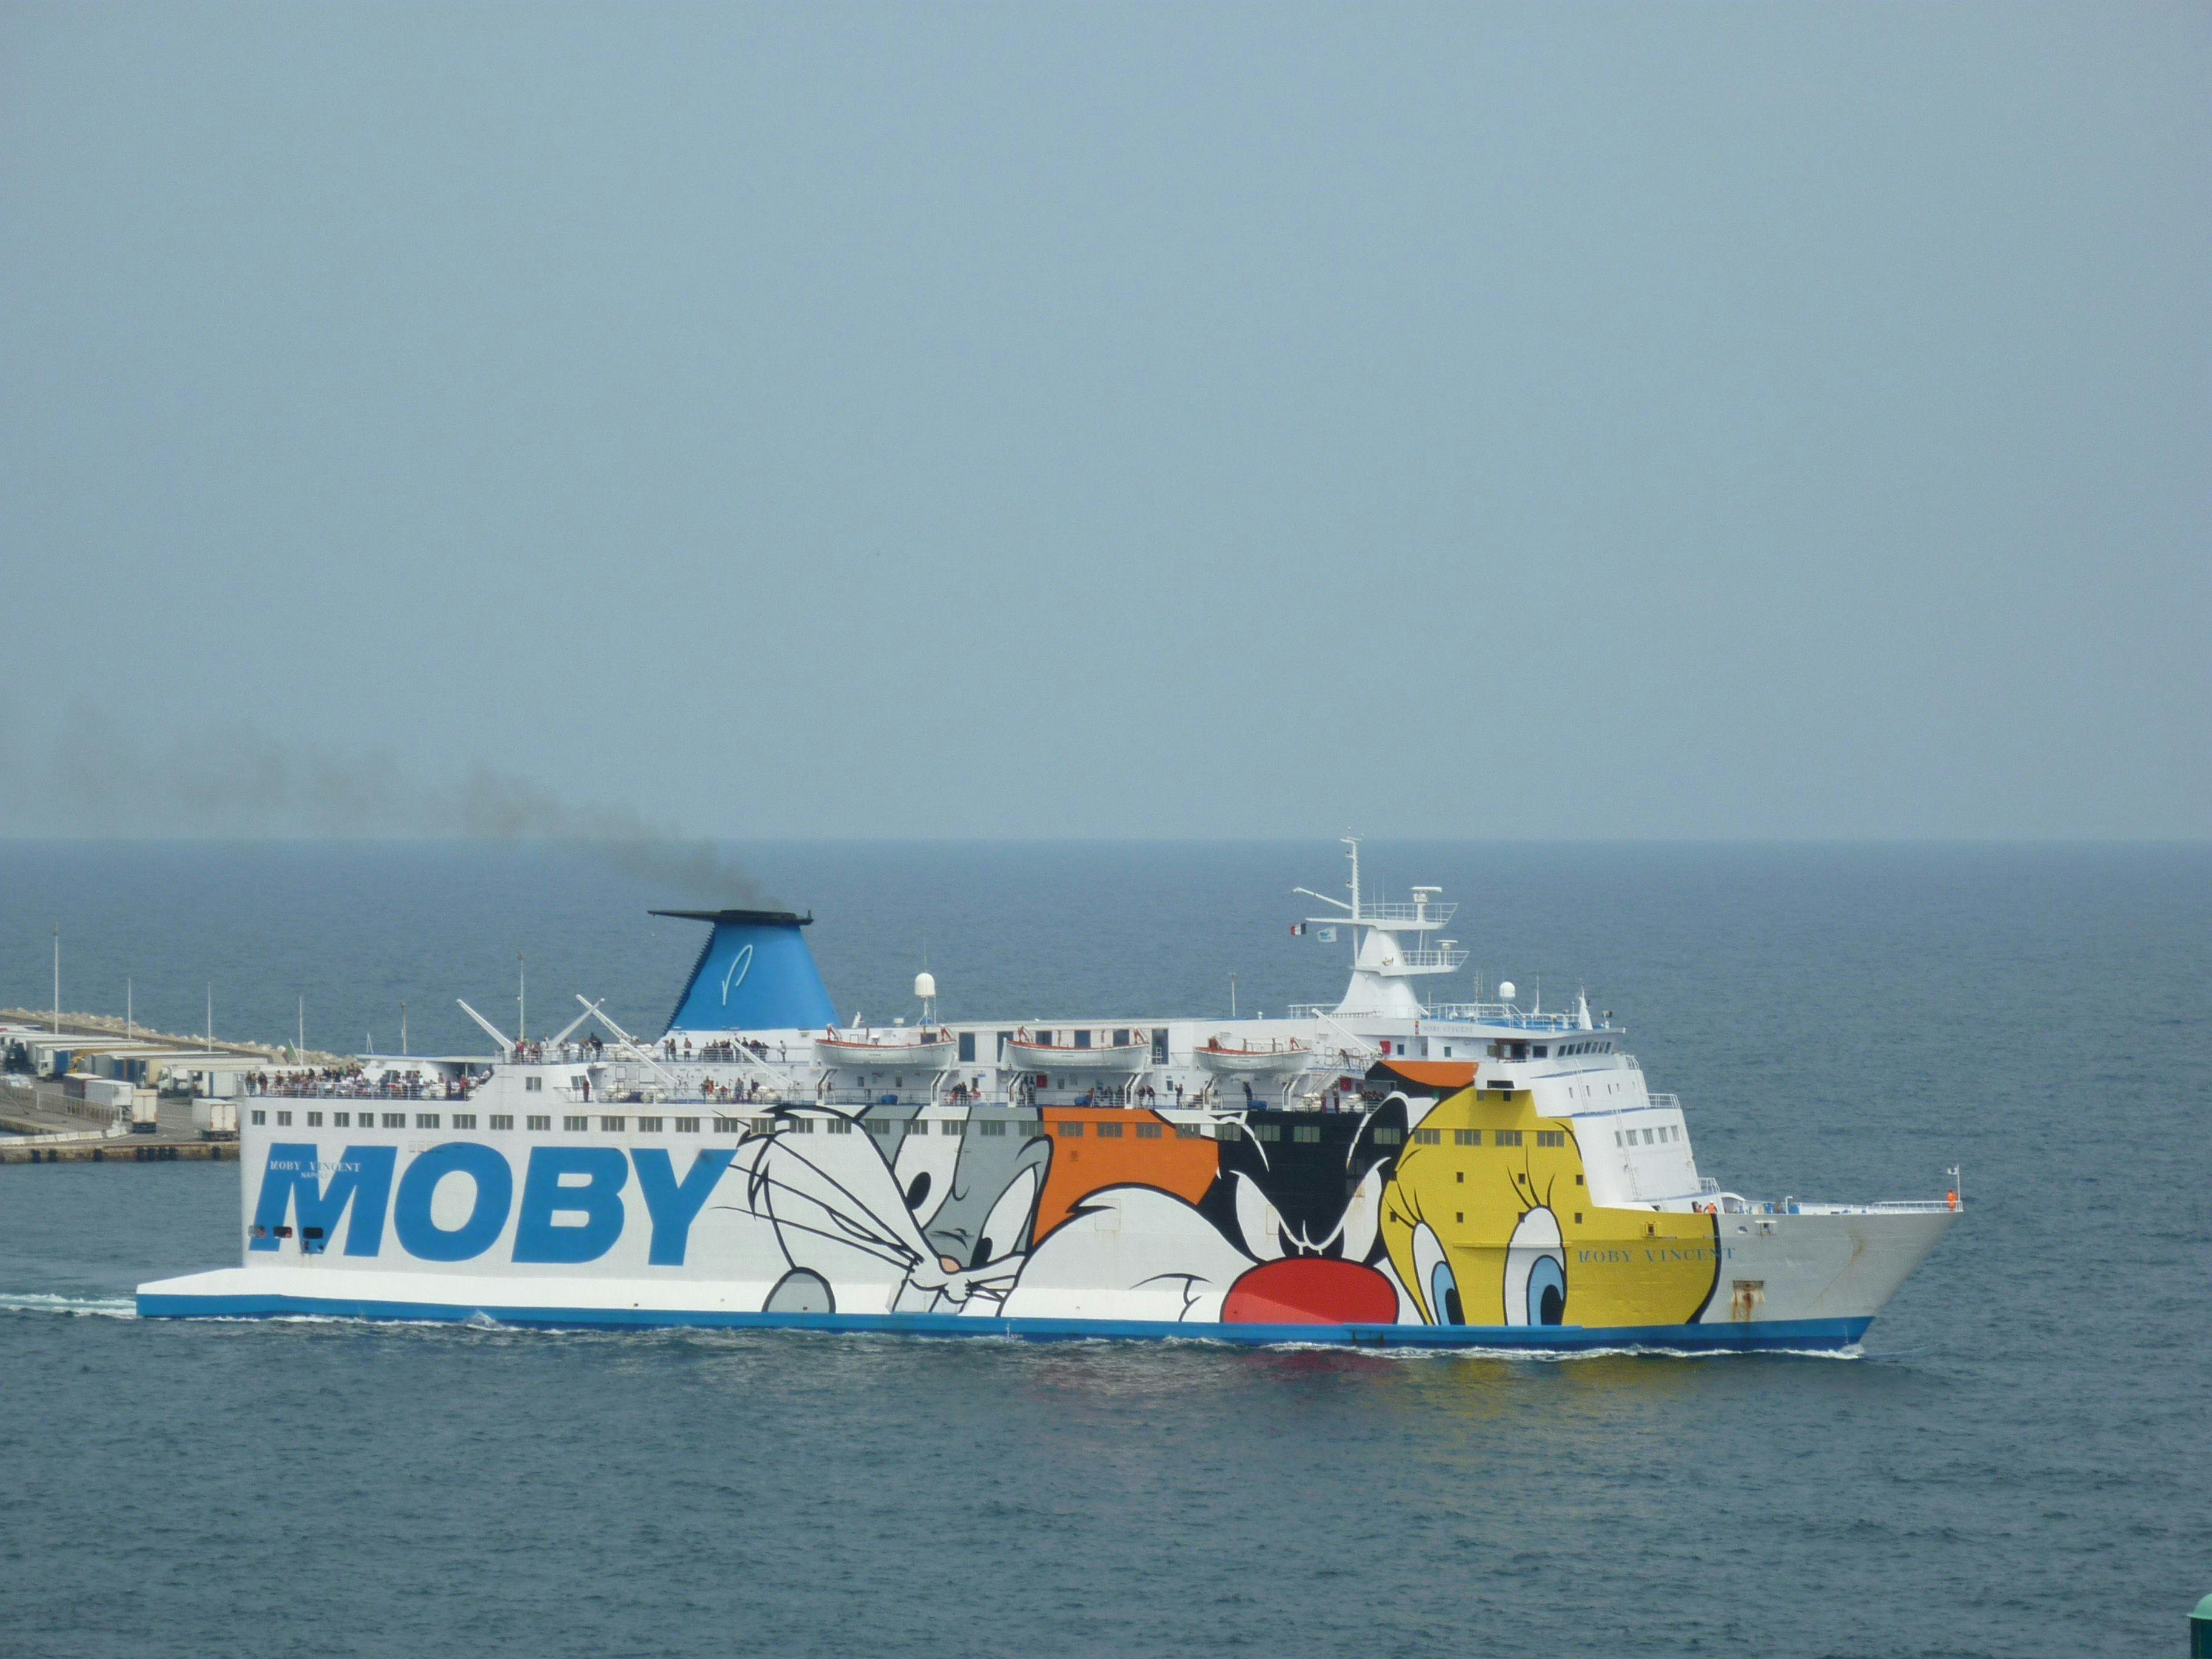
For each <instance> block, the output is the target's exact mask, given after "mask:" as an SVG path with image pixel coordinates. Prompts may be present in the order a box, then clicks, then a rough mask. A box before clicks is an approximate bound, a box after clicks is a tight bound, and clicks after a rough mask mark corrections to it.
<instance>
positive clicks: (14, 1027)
mask: <svg viewBox="0 0 2212 1659" xmlns="http://www.w3.org/2000/svg"><path fill="white" fill-rule="evenodd" d="M0 1054H5V1056H6V1058H7V1061H8V1065H9V1071H8V1073H7V1074H6V1076H5V1077H4V1078H0V1164H74V1163H95V1164H130V1163H137V1164H146V1163H167V1162H171V1161H173V1160H176V1159H180V1158H197V1159H210V1158H211V1159H222V1158H236V1157H237V1155H238V1148H237V1145H236V1142H235V1139H233V1138H232V1137H231V1136H229V1135H225V1134H216V1133H210V1131H209V1129H208V1128H207V1127H205V1124H206V1120H205V1119H204V1116H203V1115H202V1112H201V1108H202V1107H204V1105H205V1104H206V1103H205V1102H204V1100H198V1099H197V1097H199V1096H201V1095H202V1094H221V1095H224V1096H228V1097H234V1096H235V1094H236V1092H237V1091H238V1087H239V1080H240V1074H241V1073H249V1072H252V1071H258V1070H259V1069H261V1068H262V1067H263V1066H267V1067H270V1068H271V1069H276V1068H280V1067H281V1068H284V1069H288V1070H289V1069H293V1068H296V1067H301V1066H307V1067H313V1068H315V1069H318V1070H319V1069H323V1068H325V1067H339V1066H349V1065H350V1064H351V1063H352V1061H351V1060H350V1059H349V1057H348V1056H346V1055H343V1054H328V1053H324V1052H321V1051H319V1050H315V1049H308V1050H306V1051H304V1052H300V1051H295V1049H293V1048H291V1047H290V1046H289V1045H287V1044H279V1043H263V1042H224V1041H210V1039H209V1038H208V1037H207V1036H179V1035H177V1034H175V1033H173V1032H167V1031H161V1030H150V1029H149V1028H148V1027H146V1026H143V1025H141V1024H137V1022H135V1021H132V1020H130V1019H126V1018H116V1017H114V1016H112V1015H107V1014H91V1013H57V1012H52V1011H51V1010H40V1009H25V1008H7V1009H0Z"/></svg>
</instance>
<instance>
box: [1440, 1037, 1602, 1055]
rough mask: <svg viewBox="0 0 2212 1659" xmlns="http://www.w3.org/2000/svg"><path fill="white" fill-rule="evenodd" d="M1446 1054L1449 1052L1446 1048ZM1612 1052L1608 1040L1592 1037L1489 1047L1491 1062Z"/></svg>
mask: <svg viewBox="0 0 2212 1659" xmlns="http://www.w3.org/2000/svg"><path fill="white" fill-rule="evenodd" d="M1444 1052H1445V1053H1446V1054H1449V1053H1450V1052H1451V1050H1450V1049H1449V1048H1447V1049H1445V1050H1444ZM1612 1052H1613V1042H1612V1040H1611V1039H1610V1038H1606V1037H1593V1038H1591V1039H1590V1040H1589V1042H1553V1043H1545V1042H1539V1043H1536V1044H1534V1046H1531V1045H1530V1044H1528V1043H1526V1042H1493V1043H1492V1044H1491V1045H1490V1057H1491V1058H1492V1060H1550V1059H1553V1058H1554V1057H1556V1058H1558V1059H1560V1060H1565V1059H1566V1058H1567V1057H1568V1056H1570V1055H1571V1054H1611V1053H1612Z"/></svg>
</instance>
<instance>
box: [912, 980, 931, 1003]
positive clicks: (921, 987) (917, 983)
mask: <svg viewBox="0 0 2212 1659" xmlns="http://www.w3.org/2000/svg"><path fill="white" fill-rule="evenodd" d="M914 994H915V995H916V996H918V997H920V998H921V1000H923V1001H924V1002H927V1001H928V1000H930V998H932V997H933V996H935V995H936V994H937V976H936V975H934V974H916V975H915V976H914Z"/></svg>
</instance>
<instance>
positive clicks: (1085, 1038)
mask: <svg viewBox="0 0 2212 1659" xmlns="http://www.w3.org/2000/svg"><path fill="white" fill-rule="evenodd" d="M1075 1046H1076V1047H1077V1048H1089V1047H1090V1046H1091V1033H1090V1032H1088V1031H1078V1032H1077V1033H1076V1034H1075Z"/></svg>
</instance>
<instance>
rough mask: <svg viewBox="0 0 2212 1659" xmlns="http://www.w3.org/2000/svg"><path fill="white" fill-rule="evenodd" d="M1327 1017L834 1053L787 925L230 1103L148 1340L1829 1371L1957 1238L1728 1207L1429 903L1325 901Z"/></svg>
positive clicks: (1582, 1023) (762, 922)
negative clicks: (453, 1048) (1594, 1356)
mask: <svg viewBox="0 0 2212 1659" xmlns="http://www.w3.org/2000/svg"><path fill="white" fill-rule="evenodd" d="M1349 856H1350V859H1351V872H1350V879H1349V881H1348V883H1347V888H1348V896H1347V897H1345V898H1329V897H1326V896H1322V895H1320V894H1316V893H1312V892H1310V891H1309V890H1304V889H1300V890H1299V892H1300V893H1301V894H1303V895H1304V896H1306V897H1308V898H1311V899H1314V900H1316V902H1318V904H1319V905H1320V906H1321V908H1322V914H1320V915H1316V916H1312V917H1310V918H1308V919H1307V921H1304V922H1299V923H1295V924H1293V926H1292V931H1293V932H1311V933H1316V934H1319V935H1322V937H1324V938H1328V939H1334V938H1336V937H1338V936H1341V937H1342V939H1343V940H1344V942H1345V943H1346V944H1348V945H1349V946H1350V947H1351V953H1352V966H1351V978H1350V982H1349V984H1348V985H1347V987H1346V990H1345V993H1344V995H1343V996H1342V998H1341V999H1340V1000H1339V1001H1337V1002H1336V1003H1335V1004H1334V1006H1303V1007H1297V1008H1293V1009H1291V1010H1290V1011H1289V1012H1287V1013H1285V1014H1284V1015H1281V1016H1279V1017H1275V1018H1261V1017H1259V1016H1254V1017H1251V1018H1230V1019H1226V1020H1223V1019H1205V1018H1195V1019H1194V1018H1135V1017H1120V1018H1056V1017H1048V1016H1046V1015H1044V1014H1042V1013H1040V1014H1036V1016H1035V1017H1033V1018H1024V1019H1018V1020H998V1021H981V1022H977V1021H969V1020H960V1019H942V1018H939V1016H938V1011H937V1009H936V1006H935V1002H934V999H935V995H936V987H935V984H934V982H933V980H932V979H931V977H930V976H929V975H927V974H926V973H925V974H923V975H920V976H919V977H918V978H917V980H916V982H915V996H916V1001H917V1005H918V1006H916V1008H915V1011H914V1015H913V1017H912V1018H911V1021H910V1023H909V1022H908V1021H906V1020H901V1021H896V1022H895V1023H894V1024H891V1025H889V1026H862V1025H841V1024H839V1023H838V1022H837V1018H836V1012H835V1011H834V1008H833V1006H832V1004H831V1002H830V1000H829V993H828V990H827V988H826V987H824V985H823V980H822V976H821V975H820V973H819V972H818V970H817V968H816V966H815V963H814V959H813V956H812V953H811V951H809V949H808V948H807V945H806V943H805V932H804V930H805V927H807V926H808V925H809V923H810V922H811V920H812V918H811V916H808V915H797V914H793V913H791V912H786V911H769V910H757V909H750V910H736V909H732V910H715V911H659V912H656V913H655V914H656V915H665V916H675V917H678V918H682V919H684V920H687V921H695V922H698V923H702V924H704V925H705V926H706V927H707V928H708V934H707V938H706V939H705V942H704V944H703V945H702V949H701V951H700V952H699V956H698V959H697V960H696V963H694V964H693V966H692V969H691V974H690V978H689V979H688V980H687V981H685V983H684V988H683V992H682V994H681V995H680V996H679V997H678V1000H677V1006H676V1010H675V1012H674V1013H673V1015H672V1016H671V1018H670V1019H669V1022H668V1024H667V1026H666V1028H665V1030H664V1031H663V1032H662V1033H661V1035H660V1036H658V1037H657V1038H645V1039H641V1038H639V1037H637V1036H633V1035H632V1034H630V1033H629V1032H628V1031H626V1030H623V1028H622V1027H621V1026H620V1025H618V1024H617V1023H616V1022H615V1021H614V1020H613V1019H612V1018H610V1017H609V1016H608V1015H607V1013H606V1012H605V1009H604V1008H603V1007H601V1006H599V1005H598V1004H596V1003H592V1002H590V1001H588V1000H586V999H584V998H582V997H579V998H578V999H577V1000H578V1001H579V1002H580V1003H581V1004H583V1012H582V1013H581V1014H580V1015H579V1017H578V1018H577V1019H576V1020H575V1021H574V1023H573V1024H570V1025H569V1026H568V1028H567V1029H566V1030H562V1032H560V1033H559V1034H558V1035H557V1036H553V1037H551V1038H549V1039H546V1040H544V1041H538V1042H531V1041H526V1040H524V1039H522V1038H521V1037H520V1035H519V1034H518V1036H516V1037H515V1038H509V1037H507V1036H505V1035H504V1034H502V1033H501V1031H499V1030H497V1028H496V1027H495V1026H494V1025H492V1024H491V1023H490V1022H489V1021H488V1020H485V1019H483V1017H482V1016H481V1015H478V1014H477V1013H476V1012H475V1011H474V1010H473V1009H468V1006H467V1005H466V1004H465V1003H464V1004H462V1005H461V1006H462V1007H463V1008H464V1009H465V1010H466V1011H467V1012H469V1013H470V1015H471V1018H475V1019H476V1020H477V1023H478V1024H480V1025H482V1026H483V1029H484V1030H485V1031H486V1032H487V1033H488V1034H489V1036H490V1037H491V1038H492V1040H493V1041H494V1042H495V1043H496V1044H497V1045H498V1052H497V1054H496V1055H495V1056H494V1057H492V1058H490V1059H489V1060H483V1059H467V1060H464V1059H443V1060H422V1059H416V1058H406V1057H399V1058H395V1057H392V1056H389V1055H386V1056H365V1057H363V1059H362V1061H361V1063H360V1065H359V1066H358V1067H357V1068H356V1070H354V1071H352V1072H350V1073H347V1074H346V1075H343V1076H336V1077H334V1076H331V1075H328V1074H323V1075H308V1074H301V1075H296V1076H289V1077H288V1076H283V1075H277V1076H274V1077H270V1078H267V1079H257V1080H256V1083H255V1085H254V1086H255V1092H253V1093H252V1095H251V1096H250V1097H248V1098H246V1099H245V1100H243V1101H241V1102H240V1112H239V1117H240V1172H241V1188H242V1193H241V1198H242V1204H241V1211H240V1245H241V1252H240V1254H241V1258H242V1265H240V1266H239V1267H225V1268H221V1269H217V1270H215V1271H211V1272H206V1273H194V1274H191V1275H188V1276H185V1277H183V1278H176V1279H161V1280H159V1281H156V1282H154V1283H151V1284H147V1285H142V1286H140V1287H139V1291H138V1296H137V1307H138V1311H139V1312H140V1314H141V1315H142V1316H148V1317H196V1316H198V1317H225V1318H233V1317H241V1316H245V1317H252V1316H261V1317H267V1316H341V1317H349V1318H369V1319H396V1320H447V1321H468V1320H473V1321H477V1322H482V1321H484V1320H487V1319H488V1320H490V1321H495V1322H499V1323H501V1324H508V1325H518V1326H536V1327H553V1328H569V1327H582V1326H721V1327H791V1328H803V1329H812V1330H831V1331H837V1330H846V1331H850V1330H872V1331H887V1332H906V1333H915V1334H946V1335H951V1334H957V1335H1000V1336H1012V1337H1023V1338H1040V1339H1042V1338H1097V1337H1150V1338H1163V1337H1183V1338H1199V1339H1208V1340H1224V1341H1230V1342H1245V1343H1282V1342H1297V1343H1330V1344H1343V1345H1353V1346H1372V1347H1455V1348H1456V1347H1476V1348H1498V1349H1533V1350H1543V1351H1547V1352H1555V1351H1571V1350H1588V1349H1660V1350H1670V1351H1701V1350H1762V1349H1765V1350H1771V1349H1785V1350H1848V1349H1850V1348H1851V1347H1853V1346H1855V1345H1857V1343H1858V1342H1859V1341H1860V1340H1861V1338H1862V1337H1863V1335H1864V1334H1865V1332H1866V1329H1867V1327H1868V1325H1869V1322H1871V1321H1872V1320H1873V1318H1874V1316H1875V1314H1876V1313H1877V1312H1878V1311H1879V1310H1881V1307H1882V1305H1883V1304H1885V1303H1886V1302H1887V1300H1888V1299H1889V1297H1891V1295H1892V1294H1893V1293H1894V1292H1895V1291H1896V1290H1897V1288H1898V1286H1899V1285H1900V1284H1902V1283H1903V1282H1904V1280H1905V1277H1906V1275H1907V1274H1909V1273H1911V1271H1912V1270H1913V1268H1914V1267H1916V1266H1917V1265H1918V1263H1919V1262H1920V1261H1921V1259H1922V1258H1923V1257H1924V1256H1925V1255H1927V1254H1928V1253H1929V1251H1930V1250H1931V1249H1934V1248H1935V1245H1936V1241H1937V1240H1939V1239H1940V1238H1942V1236H1943V1234H1944V1232H1945V1231H1947V1230H1948V1228H1949V1227H1950V1226H1951V1225H1952V1224H1953V1223H1954V1221H1956V1220H1957V1218H1958V1217H1959V1214H1960V1205H1959V1197H1958V1193H1957V1190H1956V1185H1957V1182H1956V1176H1955V1172H1954V1176H1953V1181H1952V1183H1951V1184H1952V1190H1950V1191H1949V1192H1948V1193H1947V1194H1944V1195H1943V1196H1942V1197H1939V1198H1931V1199H1925V1200H1905V1201H1895V1202H1884V1203H1859V1204H1844V1203H1811V1202H1801V1201H1798V1200H1794V1199H1786V1200H1771V1199H1758V1198H1753V1197H1747V1196H1745V1195H1744V1194H1741V1193H1737V1192H1734V1191H1730V1190H1728V1189H1725V1188H1723V1187H1721V1186H1720V1185H1719V1184H1718V1183H1717V1182H1715V1181H1713V1180H1711V1179H1710V1178H1707V1177H1705V1176H1702V1175H1701V1174H1700V1173H1699V1168H1698V1164H1697V1161H1696V1158H1695V1157H1694V1156H1693V1154H1692V1151H1691V1144H1690V1133H1689V1127H1688V1123H1687V1121H1686V1116H1685V1114H1684V1111H1683V1108H1682V1103H1681V1102H1680V1100H1678V1099H1677V1098H1676V1097H1674V1095H1672V1094H1668V1093H1662V1092H1656V1091H1652V1090H1651V1089H1650V1088H1648V1087H1647V1086H1646V1084H1645V1081H1644V1072H1643V1070H1642V1068H1641V1066H1638V1062H1637V1060H1636V1057H1635V1056H1634V1055H1633V1054H1631V1053H1630V1052H1629V1051H1628V1050H1627V1048H1626V1033H1625V1032H1624V1031H1623V1030H1621V1028H1620V1027H1619V1026H1617V1025H1615V1024H1613V1022H1612V1019H1611V1017H1610V1015H1606V1016H1603V1017H1597V1016H1594V1015H1593V1014H1592V1012H1591V1010H1590V1006H1589V1000H1588V999H1587V998H1586V997H1584V996H1581V995H1578V996H1577V998H1576V999H1575V1001H1574V1003H1573V1006H1571V1008H1570V1009H1568V1010H1566V1011H1565V1012H1559V1011H1553V1012H1546V1011H1544V1010H1543V1009H1541V1006H1522V1004H1521V1003H1520V1001H1519V1000H1517V997H1516V991H1515V988H1514V987H1513V986H1512V985H1511V984H1510V983H1501V984H1499V985H1498V986H1497V987H1495V991H1494V994H1492V996H1491V997H1490V998H1489V999H1488V1000H1478V1001H1474V1002H1468V1003H1451V1002H1446V1001H1443V1000H1437V1001H1424V1000H1422V997H1421V994H1420V987H1422V985H1423V984H1424V982H1425V981H1434V980H1436V979H1437V978H1439V977H1441V976H1443V975H1449V974H1452V973H1455V971H1457V970H1458V969H1461V968H1462V966H1463V965H1464V964H1465V963H1466V961H1467V955H1468V953H1467V952H1466V951H1463V950H1462V949H1461V948H1460V947H1459V945H1458V944H1457V943H1456V941H1455V940H1454V939H1449V938H1447V937H1444V933H1443V930H1445V929H1446V928H1448V927H1449V926H1450V924H1451V921H1452V917H1453V915H1454V914H1455V906H1453V905H1451V904H1448V903H1444V902H1442V899H1441V890H1440V889H1437V888H1435V887H1419V888H1415V889H1413V890H1412V898H1411V902H1404V903H1382V902H1371V901H1370V900H1369V899H1367V898H1366V897H1365V896H1363V895H1362V893H1361V890H1360V877H1359V863H1358V859H1359V848H1358V842H1356V841H1354V842H1351V843H1350V854H1349Z"/></svg>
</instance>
